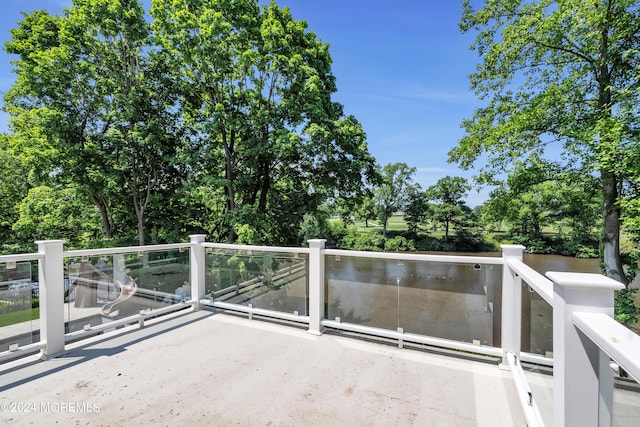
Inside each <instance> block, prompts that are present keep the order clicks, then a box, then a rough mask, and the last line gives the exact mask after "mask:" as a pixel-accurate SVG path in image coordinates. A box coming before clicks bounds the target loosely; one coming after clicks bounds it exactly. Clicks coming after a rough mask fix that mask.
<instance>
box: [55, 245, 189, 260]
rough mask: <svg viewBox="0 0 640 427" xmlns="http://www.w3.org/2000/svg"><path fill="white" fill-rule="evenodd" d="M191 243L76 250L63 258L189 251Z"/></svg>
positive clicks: (65, 253) (66, 253) (67, 253)
mask: <svg viewBox="0 0 640 427" xmlns="http://www.w3.org/2000/svg"><path fill="white" fill-rule="evenodd" d="M190 247H191V243H172V244H166V245H148V246H127V247H119V248H101V249H78V250H72V251H64V252H63V255H64V256H65V257H78V256H96V255H115V254H125V253H134V252H155V251H169V250H174V249H189V248H190Z"/></svg>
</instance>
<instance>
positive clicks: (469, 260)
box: [324, 249, 503, 265]
mask: <svg viewBox="0 0 640 427" xmlns="http://www.w3.org/2000/svg"><path fill="white" fill-rule="evenodd" d="M324 254H325V255H334V256H344V257H360V258H377V259H393V260H399V261H431V262H445V263H459V264H491V265H502V264H503V259H502V258H500V257H490V256H465V255H432V254H406V253H392V252H368V251H347V250H342V249H325V250H324Z"/></svg>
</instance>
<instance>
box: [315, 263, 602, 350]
mask: <svg viewBox="0 0 640 427" xmlns="http://www.w3.org/2000/svg"><path fill="white" fill-rule="evenodd" d="M457 255H460V254H457ZM470 255H475V256H495V257H500V256H501V254H500V253H482V254H470ZM524 261H525V263H527V264H528V265H529V266H531V267H532V268H533V269H534V270H536V271H538V272H539V273H541V274H544V273H545V272H547V271H573V272H581V273H599V266H598V261H597V260H595V259H577V258H569V257H562V256H554V255H531V254H525V255H524ZM326 278H327V283H328V286H327V295H326V301H327V312H326V317H327V318H329V319H334V318H336V317H339V318H340V320H341V321H343V322H353V323H358V324H363V325H367V326H373V327H379V328H385V329H392V330H395V329H397V328H402V329H403V330H404V332H408V333H417V334H422V335H429V336H434V337H439V338H447V339H453V340H457V341H464V342H474V341H479V342H480V343H481V344H485V345H492V346H496V347H499V346H500V345H501V343H500V325H501V312H502V310H501V303H502V301H501V293H502V267H501V266H498V265H481V266H480V265H473V264H451V263H438V262H416V261H397V260H384V259H372V258H359V257H345V256H329V257H327V263H326ZM522 290H523V292H522V350H523V351H527V352H532V353H537V354H542V355H545V354H547V352H552V351H553V338H552V337H553V335H552V324H553V316H552V309H551V307H550V306H549V305H548V304H547V303H546V302H545V301H544V300H543V299H542V298H541V297H540V296H539V295H537V294H536V293H535V292H533V291H532V290H531V289H530V288H529V286H528V285H526V284H523V289H522Z"/></svg>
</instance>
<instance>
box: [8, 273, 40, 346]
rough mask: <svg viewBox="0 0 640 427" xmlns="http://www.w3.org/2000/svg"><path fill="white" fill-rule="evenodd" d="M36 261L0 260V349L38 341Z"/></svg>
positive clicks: (38, 309)
mask: <svg viewBox="0 0 640 427" xmlns="http://www.w3.org/2000/svg"><path fill="white" fill-rule="evenodd" d="M37 272H38V265H37V262H35V261H34V262H30V261H23V262H7V263H0V352H3V351H7V350H10V349H14V348H15V346H16V344H17V345H19V346H24V345H27V344H32V343H34V342H38V341H39V340H40V336H39V335H40V334H39V320H40V308H39V294H40V292H39V290H40V289H39V286H38V279H37Z"/></svg>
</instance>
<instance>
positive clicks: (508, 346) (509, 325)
mask: <svg viewBox="0 0 640 427" xmlns="http://www.w3.org/2000/svg"><path fill="white" fill-rule="evenodd" d="M500 247H501V248H502V259H503V260H504V263H503V266H502V322H501V329H502V332H501V341H502V363H501V364H500V367H501V368H503V369H509V363H508V360H507V353H513V354H515V355H516V357H517V358H518V360H519V359H520V344H521V330H522V286H521V280H520V278H519V277H518V275H517V274H516V273H515V272H514V271H513V270H512V269H511V268H509V265H508V261H509V260H510V259H515V260H518V261H522V252H523V251H524V250H525V247H524V246H522V245H500Z"/></svg>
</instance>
